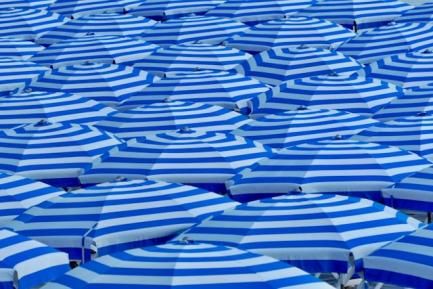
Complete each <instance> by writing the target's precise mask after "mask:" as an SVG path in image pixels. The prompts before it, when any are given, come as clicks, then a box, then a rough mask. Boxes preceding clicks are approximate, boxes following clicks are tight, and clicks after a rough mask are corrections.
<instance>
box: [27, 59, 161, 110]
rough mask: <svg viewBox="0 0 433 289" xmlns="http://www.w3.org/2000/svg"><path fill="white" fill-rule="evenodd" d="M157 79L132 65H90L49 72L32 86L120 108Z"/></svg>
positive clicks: (61, 68) (78, 65)
mask: <svg viewBox="0 0 433 289" xmlns="http://www.w3.org/2000/svg"><path fill="white" fill-rule="evenodd" d="M157 79H159V77H156V76H153V75H152V74H149V73H147V72H145V71H143V70H140V69H136V68H132V67H130V66H125V65H114V64H113V65H111V64H104V63H92V62H88V63H85V64H76V65H71V66H61V67H59V68H56V69H53V70H51V71H48V72H46V73H45V74H43V75H41V76H40V77H39V78H37V79H36V80H34V81H33V82H32V84H31V86H32V87H33V88H35V89H40V90H48V91H59V90H61V91H63V92H69V93H75V94H77V95H79V96H83V97H88V98H91V99H94V100H96V101H99V102H102V103H103V104H106V105H109V106H116V105H118V104H119V103H120V102H122V101H124V100H125V99H127V98H128V97H129V96H131V95H134V94H135V93H136V92H138V91H140V90H142V89H143V88H145V87H146V86H147V85H149V84H150V83H151V82H153V81H155V80H157Z"/></svg>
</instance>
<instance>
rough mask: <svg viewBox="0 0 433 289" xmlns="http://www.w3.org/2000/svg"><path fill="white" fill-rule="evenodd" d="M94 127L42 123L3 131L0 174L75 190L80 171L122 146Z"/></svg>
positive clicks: (0, 134) (1, 133)
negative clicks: (109, 150) (17, 176)
mask: <svg viewBox="0 0 433 289" xmlns="http://www.w3.org/2000/svg"><path fill="white" fill-rule="evenodd" d="M120 143H121V141H120V140H118V139H117V138H115V137H114V136H112V135H111V134H109V133H106V132H103V131H100V130H98V129H96V128H94V127H91V126H85V125H77V124H69V123H48V122H45V121H40V122H38V123H36V124H27V125H23V126H19V127H16V128H13V129H6V130H2V131H0V152H1V153H0V171H1V172H5V173H16V174H19V175H21V176H24V177H28V178H31V179H36V180H41V181H44V182H46V183H49V184H52V185H56V186H59V187H68V186H76V185H77V184H78V183H77V177H78V175H79V174H80V170H81V169H82V168H84V167H87V166H89V165H90V164H91V163H92V162H93V161H94V160H95V159H96V157H97V156H99V155H100V154H102V153H103V152H105V151H106V150H108V149H110V148H112V147H114V146H115V145H117V144H120Z"/></svg>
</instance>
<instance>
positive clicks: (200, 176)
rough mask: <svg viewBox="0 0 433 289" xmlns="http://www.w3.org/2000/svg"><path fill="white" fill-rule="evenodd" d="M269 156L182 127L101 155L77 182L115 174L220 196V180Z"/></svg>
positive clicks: (259, 148) (228, 138)
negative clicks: (202, 189)
mask: <svg viewBox="0 0 433 289" xmlns="http://www.w3.org/2000/svg"><path fill="white" fill-rule="evenodd" d="M271 154H272V152H271V150H270V149H269V148H267V147H264V146H263V145H262V144H260V143H256V142H253V141H251V140H248V139H245V138H243V137H240V136H235V135H232V134H224V133H214V132H201V131H197V132H196V131H193V130H191V129H187V128H185V129H181V130H179V131H177V132H172V133H162V134H155V135H149V136H148V137H146V138H136V139H131V140H129V141H127V142H125V143H124V144H122V145H119V146H117V147H115V148H114V149H112V150H110V151H109V152H108V153H106V154H104V155H102V156H101V157H100V158H99V160H97V161H96V162H94V164H93V165H92V167H91V168H89V169H88V170H86V171H85V172H84V174H83V175H82V176H81V177H80V180H81V183H82V184H95V183H101V182H104V181H110V180H113V179H115V178H116V177H117V176H119V175H121V176H124V177H127V178H130V179H143V178H148V179H154V180H162V181H167V182H174V183H184V184H190V185H194V186H197V187H202V188H207V189H209V190H211V191H214V192H223V193H224V192H225V186H224V182H225V181H227V180H228V179H230V178H231V177H233V176H234V175H235V174H236V173H238V172H239V171H241V170H242V169H244V168H246V167H248V166H251V165H252V164H254V163H255V162H257V161H258V160H260V159H262V158H264V157H269V156H271Z"/></svg>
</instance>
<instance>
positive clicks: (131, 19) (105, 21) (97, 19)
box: [37, 13, 156, 45]
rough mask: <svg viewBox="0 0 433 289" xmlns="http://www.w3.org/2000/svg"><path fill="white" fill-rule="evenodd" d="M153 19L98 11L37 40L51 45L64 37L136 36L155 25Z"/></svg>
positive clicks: (70, 22) (72, 21)
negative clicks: (92, 34) (90, 35)
mask: <svg viewBox="0 0 433 289" xmlns="http://www.w3.org/2000/svg"><path fill="white" fill-rule="evenodd" d="M155 23H156V22H155V21H153V20H151V19H147V18H144V17H140V16H133V15H130V14H117V13H100V14H92V15H87V16H83V17H80V18H77V19H73V20H71V21H69V22H67V23H65V24H63V25H61V26H59V27H57V28H55V29H53V30H51V31H50V32H47V33H45V34H44V35H43V36H42V37H41V38H39V39H38V40H37V42H38V43H40V44H43V45H51V44H53V43H57V42H60V41H62V40H66V39H71V38H72V39H73V38H76V37H82V36H85V35H88V34H89V33H94V35H97V36H102V35H118V36H130V37H138V36H140V35H141V33H143V32H144V31H145V30H146V29H149V28H150V27H152V26H153V25H155Z"/></svg>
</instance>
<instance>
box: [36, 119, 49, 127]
mask: <svg viewBox="0 0 433 289" xmlns="http://www.w3.org/2000/svg"><path fill="white" fill-rule="evenodd" d="M48 124H49V122H48V121H47V120H46V119H41V120H40V121H38V122H37V123H36V124H35V126H44V125H48Z"/></svg>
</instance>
